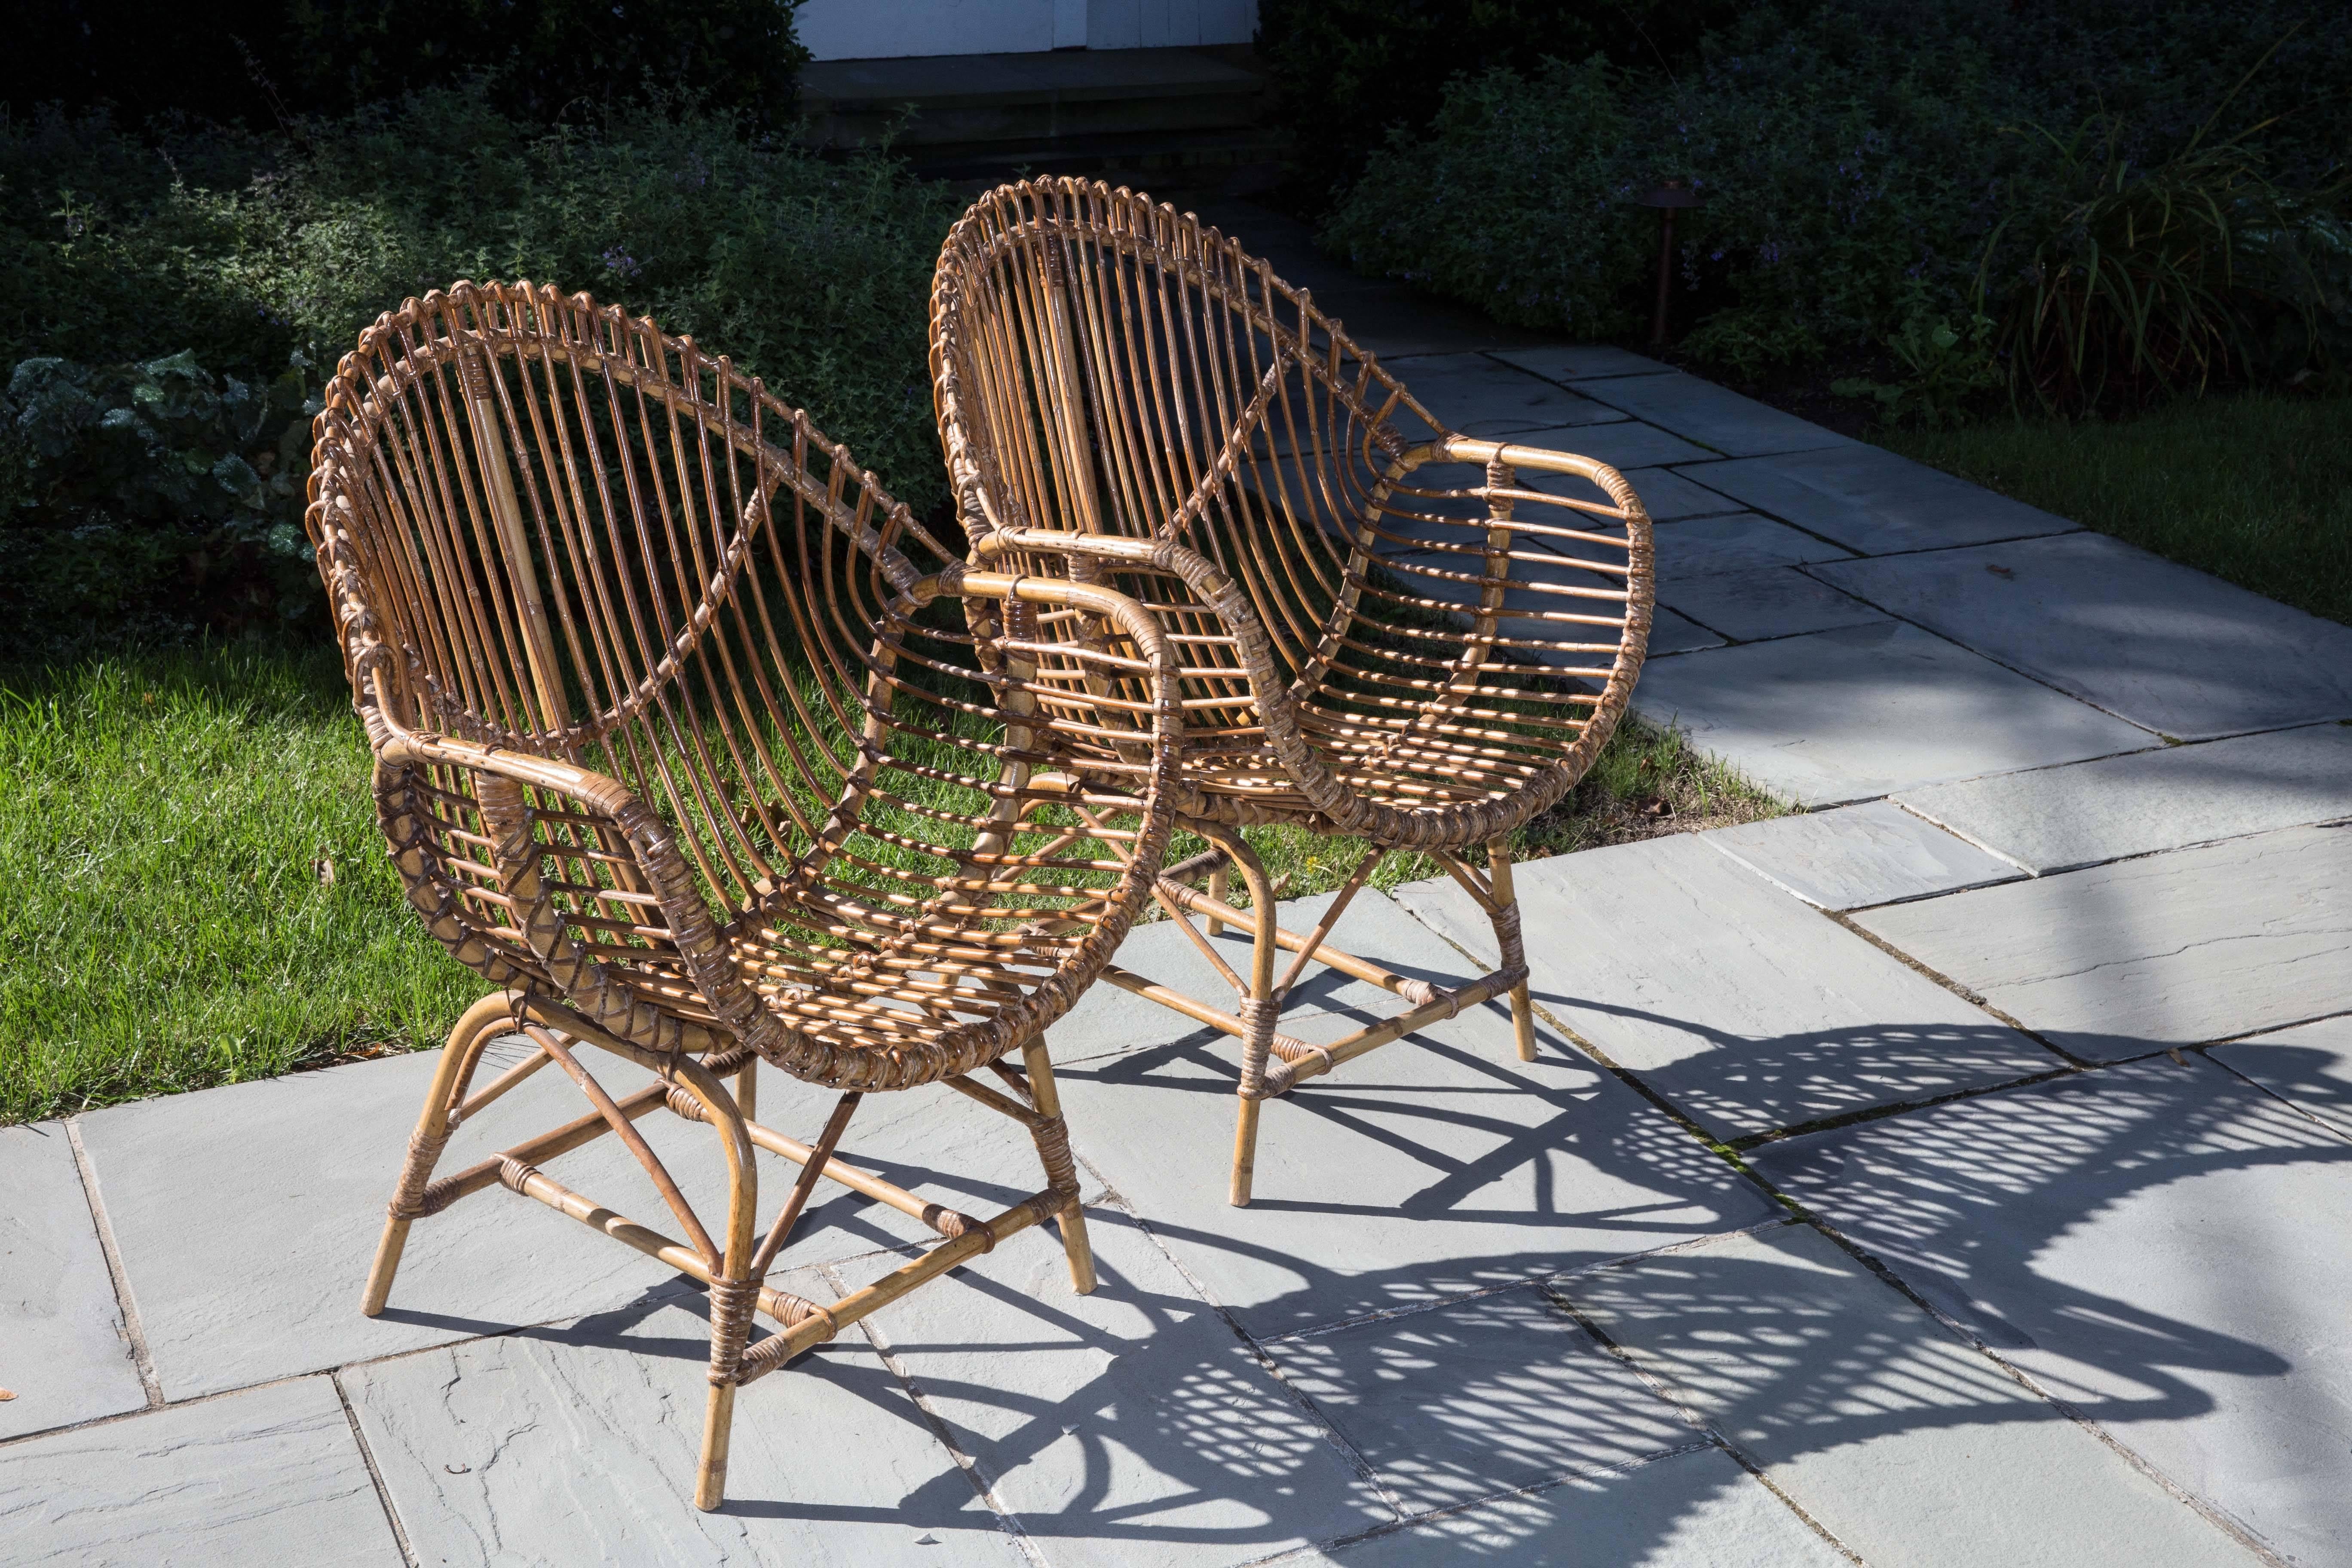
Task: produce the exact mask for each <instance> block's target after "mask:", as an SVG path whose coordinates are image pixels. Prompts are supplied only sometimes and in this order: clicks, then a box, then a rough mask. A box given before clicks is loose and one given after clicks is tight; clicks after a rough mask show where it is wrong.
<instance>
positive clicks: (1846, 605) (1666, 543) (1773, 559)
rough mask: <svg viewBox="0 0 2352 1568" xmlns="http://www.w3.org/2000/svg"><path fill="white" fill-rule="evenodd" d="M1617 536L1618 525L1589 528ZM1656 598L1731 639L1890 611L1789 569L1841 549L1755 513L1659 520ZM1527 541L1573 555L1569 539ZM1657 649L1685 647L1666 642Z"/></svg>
mask: <svg viewBox="0 0 2352 1568" xmlns="http://www.w3.org/2000/svg"><path fill="white" fill-rule="evenodd" d="M1594 531H1596V532H1607V533H1612V534H1617V535H1618V536H1620V537H1622V529H1619V528H1616V527H1610V528H1606V529H1595V530H1594ZM1535 542H1537V543H1538V544H1539V545H1542V546H1545V547H1547V548H1550V549H1553V550H1556V551H1558V552H1559V553H1560V554H1562V555H1564V556H1570V555H1573V554H1574V553H1575V552H1577V551H1578V550H1579V549H1580V548H1590V547H1589V546H1579V545H1577V544H1575V543H1574V542H1571V541H1566V540H1547V539H1542V538H1538V539H1537V540H1536V541H1535ZM1654 543H1655V547H1656V550H1657V573H1658V601H1659V603H1661V604H1662V605H1666V606H1667V607H1669V608H1671V609H1673V610H1675V611H1677V612H1679V613H1680V614H1681V615H1682V616H1684V617H1685V619H1687V620H1688V621H1690V622H1692V623H1694V624H1696V625H1700V626H1705V627H1706V629H1707V630H1710V631H1713V632H1717V633H1720V634H1721V635H1722V636H1723V637H1727V638H1730V639H1732V640H1734V641H1739V642H1749V641H1754V640H1756V639H1758V638H1762V637H1794V636H1798V635H1800V634H1801V633H1805V632H1819V631H1828V630H1830V629H1832V628H1833V627H1837V626H1865V625H1868V624H1870V623H1872V622H1876V621H1885V620H1888V619H1890V618H1891V617H1889V616H1888V615H1887V614H1886V612H1885V611H1884V610H1882V609H1879V608H1877V607H1876V606H1875V605H1865V604H1864V603H1863V602H1862V601H1861V600H1859V599H1856V598H1853V596H1851V595H1846V594H1841V593H1839V592H1838V591H1837V590H1836V589H1834V588H1832V587H1830V586H1829V585H1828V584H1823V583H1821V582H1819V581H1817V580H1815V579H1813V578H1811V577H1809V576H1807V575H1805V574H1803V573H1801V572H1798V571H1794V570H1792V569H1791V568H1792V567H1793V566H1794V565H1796V564H1797V563H1803V562H1810V561H1831V560H1841V559H1843V558H1845V556H1846V552H1845V551H1844V550H1843V548H1842V547H1840V546H1838V545H1835V544H1829V543H1825V542H1822V541H1821V540H1818V539H1815V538H1813V537H1812V536H1811V534H1808V533H1802V532H1800V531H1797V530H1796V529H1793V528H1790V527H1789V526H1788V525H1787V524H1785V523H1780V522H1775V521H1772V520H1771V519H1770V518H1768V517H1760V516H1759V515H1758V514H1756V513H1755V512H1752V511H1745V512H1731V513H1728V514H1726V515H1724V516H1721V517H1706V518H1692V519H1689V520H1687V521H1678V522H1668V523H1661V524H1659V525H1658V527H1657V529H1656V531H1655V533H1654ZM1657 651H1658V652H1660V653H1676V652H1682V651H1685V649H1684V648H1681V647H1673V646H1665V647H1659V648H1658V650H1657Z"/></svg>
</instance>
